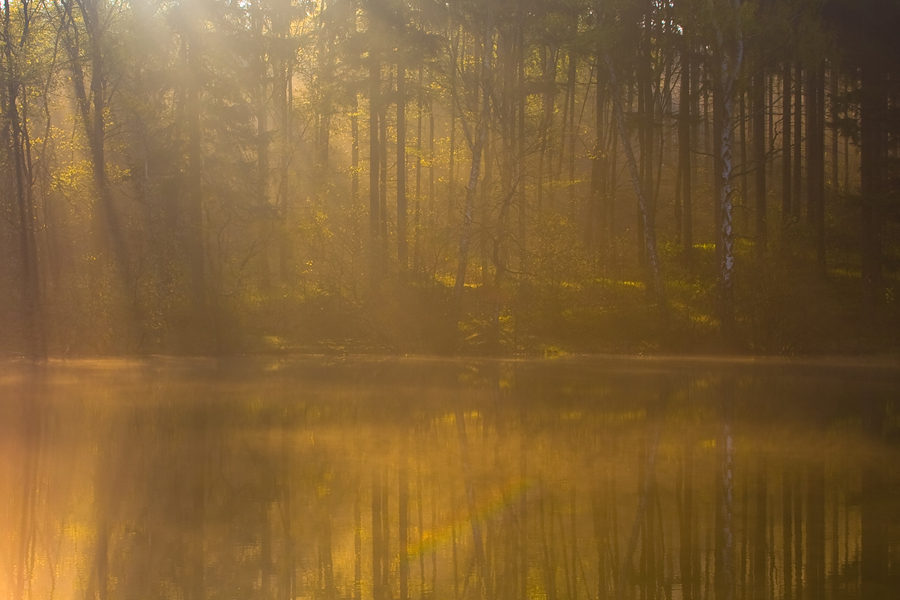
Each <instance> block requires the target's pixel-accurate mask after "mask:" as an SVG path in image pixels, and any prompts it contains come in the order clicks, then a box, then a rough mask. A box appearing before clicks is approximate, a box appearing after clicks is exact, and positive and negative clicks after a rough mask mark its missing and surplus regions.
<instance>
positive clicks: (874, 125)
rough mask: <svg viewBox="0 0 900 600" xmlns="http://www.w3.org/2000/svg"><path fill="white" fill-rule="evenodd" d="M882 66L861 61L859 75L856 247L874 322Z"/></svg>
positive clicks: (865, 304)
mask: <svg viewBox="0 0 900 600" xmlns="http://www.w3.org/2000/svg"><path fill="white" fill-rule="evenodd" d="M884 79H885V75H884V69H883V67H882V63H881V59H880V57H872V58H871V60H869V61H867V62H866V63H864V64H863V66H862V70H861V77H860V88H861V89H860V96H861V102H860V110H859V114H860V249H861V255H862V316H863V320H864V321H867V324H868V325H869V326H872V325H874V323H875V315H876V314H877V311H878V308H879V307H878V301H877V298H878V295H879V294H878V292H879V290H880V288H881V283H882V274H881V270H882V265H881V263H882V258H881V239H880V238H881V231H880V227H879V220H880V219H881V218H882V216H881V214H882V209H881V204H882V194H883V185H884V183H883V177H884V171H885V168H884V163H885V158H886V154H887V152H886V148H885V146H886V143H885V134H884V131H883V125H882V123H883V121H882V119H883V115H884V113H885V111H886V109H887V102H886V99H885V97H884Z"/></svg>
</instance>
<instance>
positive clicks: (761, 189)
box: [745, 50, 768, 259]
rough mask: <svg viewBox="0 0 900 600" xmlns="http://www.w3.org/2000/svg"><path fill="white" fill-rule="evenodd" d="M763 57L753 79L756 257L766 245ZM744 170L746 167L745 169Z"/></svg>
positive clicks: (761, 53) (764, 83)
mask: <svg viewBox="0 0 900 600" xmlns="http://www.w3.org/2000/svg"><path fill="white" fill-rule="evenodd" d="M764 60H765V59H764V55H763V52H762V50H757V64H756V73H755V75H754V77H753V79H754V83H753V92H752V93H753V168H754V169H755V170H756V182H755V186H754V187H755V190H754V191H755V194H756V232H755V245H756V257H757V258H758V259H761V258H763V257H764V256H765V254H766V247H767V245H768V228H767V220H768V219H767V218H766V217H767V214H766V213H767V211H768V206H767V202H766V200H767V196H768V194H767V191H768V190H767V189H766V112H767V111H766V71H765V68H764V67H763V62H764ZM745 168H746V167H745Z"/></svg>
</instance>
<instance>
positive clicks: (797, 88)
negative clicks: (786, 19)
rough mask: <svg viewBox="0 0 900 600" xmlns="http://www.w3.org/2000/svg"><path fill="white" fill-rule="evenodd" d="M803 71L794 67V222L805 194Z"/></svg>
mask: <svg viewBox="0 0 900 600" xmlns="http://www.w3.org/2000/svg"><path fill="white" fill-rule="evenodd" d="M802 176H803V69H802V68H801V66H800V61H799V60H798V61H796V63H795V66H794V194H793V196H794V198H793V202H792V203H791V211H792V212H791V215H792V216H793V220H794V221H797V222H799V221H800V212H801V207H800V195H801V193H802V192H803V186H802V180H801V178H802Z"/></svg>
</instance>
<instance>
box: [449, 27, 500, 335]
mask: <svg viewBox="0 0 900 600" xmlns="http://www.w3.org/2000/svg"><path fill="white" fill-rule="evenodd" d="M490 32H491V25H490V19H488V23H487V24H486V25H485V29H484V37H485V40H488V39H490ZM485 46H487V43H485ZM491 77H492V74H491V54H490V53H489V52H484V53H483V54H482V64H481V111H480V115H479V117H478V124H477V129H476V132H475V139H474V140H473V142H472V164H471V167H470V168H469V183H468V185H467V186H466V203H465V207H464V209H463V224H462V232H461V235H460V240H459V263H458V265H457V268H456V282H455V284H454V287H453V297H454V305H455V314H454V321H456V320H458V318H459V310H460V308H461V302H462V292H463V287H464V286H465V283H466V270H467V269H468V264H469V246H470V245H471V242H472V221H473V218H474V212H475V193H476V191H477V186H478V179H479V177H480V175H481V159H482V154H483V153H484V147H485V144H486V142H487V135H488V125H489V123H490V120H491V95H490V81H491Z"/></svg>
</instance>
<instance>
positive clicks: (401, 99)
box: [397, 59, 409, 600]
mask: <svg viewBox="0 0 900 600" xmlns="http://www.w3.org/2000/svg"><path fill="white" fill-rule="evenodd" d="M406 213H407V200H406V67H405V65H404V64H403V62H402V60H400V59H398V60H397V262H398V264H399V268H400V272H401V273H403V272H405V271H406V269H407V268H408V266H409V241H408V240H407V233H406V225H407V214H406ZM403 600H406V599H405V598H404V599H403Z"/></svg>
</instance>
